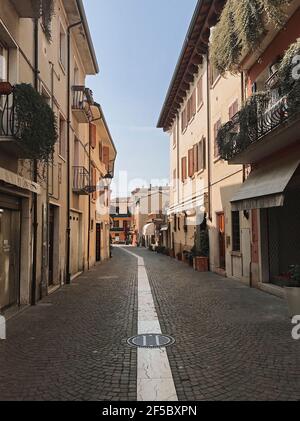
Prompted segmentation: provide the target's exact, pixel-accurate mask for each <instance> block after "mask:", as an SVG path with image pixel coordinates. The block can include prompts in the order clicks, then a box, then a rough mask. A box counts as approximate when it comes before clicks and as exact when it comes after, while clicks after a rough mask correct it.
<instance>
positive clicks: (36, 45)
mask: <svg viewBox="0 0 300 421" xmlns="http://www.w3.org/2000/svg"><path fill="white" fill-rule="evenodd" d="M38 75H39V19H38V18H35V19H34V89H35V90H36V91H38ZM33 180H34V182H35V183H37V181H38V161H37V160H36V159H34V160H33ZM32 199H33V245H32V246H33V247H32V250H33V256H32V283H31V305H32V306H34V305H36V282H37V234H38V203H37V201H38V197H37V194H36V193H33V198H32Z"/></svg>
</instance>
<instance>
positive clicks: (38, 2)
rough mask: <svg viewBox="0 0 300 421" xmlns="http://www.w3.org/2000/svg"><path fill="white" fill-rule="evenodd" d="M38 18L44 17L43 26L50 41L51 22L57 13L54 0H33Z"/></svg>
mask: <svg viewBox="0 0 300 421" xmlns="http://www.w3.org/2000/svg"><path fill="white" fill-rule="evenodd" d="M31 1H32V4H33V8H34V12H35V16H36V17H37V18H42V22H43V28H44V32H45V35H46V38H47V39H48V41H51V38H52V35H51V22H52V18H53V16H54V14H55V9H54V1H53V0H31Z"/></svg>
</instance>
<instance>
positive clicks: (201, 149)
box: [198, 137, 206, 171]
mask: <svg viewBox="0 0 300 421" xmlns="http://www.w3.org/2000/svg"><path fill="white" fill-rule="evenodd" d="M198 160H199V171H202V170H205V169H206V139H205V137H203V138H202V139H201V140H200V142H199V145H198Z"/></svg>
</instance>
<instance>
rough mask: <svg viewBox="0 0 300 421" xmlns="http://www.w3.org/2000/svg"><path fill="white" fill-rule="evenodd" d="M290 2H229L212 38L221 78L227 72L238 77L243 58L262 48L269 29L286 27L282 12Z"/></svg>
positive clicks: (212, 46) (211, 47)
mask: <svg viewBox="0 0 300 421" xmlns="http://www.w3.org/2000/svg"><path fill="white" fill-rule="evenodd" d="M290 1H291V0H251V1H250V0H228V1H227V3H226V5H225V7H224V9H223V11H222V14H221V16H220V19H219V22H218V24H217V25H216V27H215V28H214V31H213V34H212V41H211V46H210V58H211V62H212V65H213V66H214V67H216V68H217V69H218V70H219V72H220V73H221V74H222V75H224V74H225V73H226V72H227V71H230V72H231V73H237V72H238V71H239V60H240V58H241V55H242V54H244V53H246V52H248V51H253V50H255V49H256V48H258V47H259V42H260V40H261V38H262V36H263V34H264V33H266V31H267V26H268V25H269V24H271V25H274V26H280V25H282V24H283V22H284V17H285V14H284V10H283V8H284V6H286V5H288V4H289V3H290Z"/></svg>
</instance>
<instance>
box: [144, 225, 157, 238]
mask: <svg viewBox="0 0 300 421" xmlns="http://www.w3.org/2000/svg"><path fill="white" fill-rule="evenodd" d="M143 235H144V236H148V235H155V225H154V224H153V222H151V223H150V224H146V225H145V226H144V228H143Z"/></svg>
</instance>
